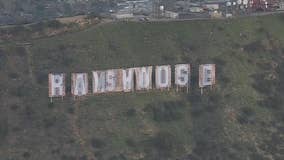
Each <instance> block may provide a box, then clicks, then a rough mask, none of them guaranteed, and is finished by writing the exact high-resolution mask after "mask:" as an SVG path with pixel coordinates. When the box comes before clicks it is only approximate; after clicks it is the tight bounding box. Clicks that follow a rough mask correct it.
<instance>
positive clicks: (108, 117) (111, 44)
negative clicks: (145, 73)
mask: <svg viewBox="0 0 284 160" xmlns="http://www.w3.org/2000/svg"><path fill="white" fill-rule="evenodd" d="M283 26H284V15H271V16H264V17H250V18H242V19H231V20H214V21H213V20H212V21H188V22H159V23H158V22H157V23H155V22H152V23H138V22H119V23H107V24H104V25H99V26H95V27H89V28H87V29H85V30H81V31H76V32H75V31H74V32H70V33H64V34H61V35H57V36H53V37H42V38H37V39H29V38H27V37H25V38H24V37H23V39H24V43H22V42H23V41H21V38H18V39H17V41H5V40H4V41H1V40H0V42H1V43H0V88H1V89H0V100H1V104H0V159H1V160H2V159H7V160H14V159H16V160H27V159H29V160H39V159H40V160H90V159H94V157H96V159H98V160H175V159H181V160H182V159H190V160H245V159H248V160H282V159H284V153H283V146H284V139H283V136H284V125H283V124H284V117H283V115H284V107H283V104H284V92H283V89H284V85H283V83H284V63H283V59H284V47H283V46H284V27H283ZM177 63H190V64H192V67H193V69H192V71H193V75H192V76H193V77H192V83H193V84H192V87H191V91H190V93H189V94H186V93H185V92H179V93H177V92H176V91H175V90H174V89H172V90H171V91H166V92H160V91H156V90H153V91H151V92H140V93H138V92H136V93H129V94H124V93H117V94H110V95H100V96H88V97H84V98H81V99H80V100H77V101H74V100H73V98H72V97H71V96H70V91H69V90H70V73H72V72H88V73H91V71H92V70H101V69H110V68H120V67H132V66H143V65H159V64H177ZM202 63H215V64H216V67H217V77H218V79H217V86H216V88H215V89H214V90H206V91H205V93H204V95H202V96H201V95H200V91H199V89H198V85H197V75H198V74H197V72H198V69H197V68H198V65H199V64H202ZM49 72H65V73H67V84H68V87H67V89H68V93H69V95H67V97H65V98H64V100H63V101H62V100H61V99H58V100H55V101H54V103H50V102H49V99H48V88H47V85H48V84H47V74H48V73H49Z"/></svg>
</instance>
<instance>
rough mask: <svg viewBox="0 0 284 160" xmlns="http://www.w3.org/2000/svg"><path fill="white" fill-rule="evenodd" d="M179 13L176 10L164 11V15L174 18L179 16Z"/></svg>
mask: <svg viewBox="0 0 284 160" xmlns="http://www.w3.org/2000/svg"><path fill="white" fill-rule="evenodd" d="M178 16H179V14H178V13H176V12H172V11H165V12H164V17H166V18H173V19H176V18H178Z"/></svg>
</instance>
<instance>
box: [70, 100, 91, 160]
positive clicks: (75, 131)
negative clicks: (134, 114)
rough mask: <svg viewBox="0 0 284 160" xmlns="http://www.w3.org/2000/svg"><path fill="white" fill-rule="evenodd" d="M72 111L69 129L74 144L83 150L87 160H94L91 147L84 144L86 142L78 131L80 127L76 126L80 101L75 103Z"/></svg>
mask: <svg viewBox="0 0 284 160" xmlns="http://www.w3.org/2000/svg"><path fill="white" fill-rule="evenodd" d="M74 109H75V110H74V114H73V115H72V116H71V119H70V125H71V128H72V132H73V135H74V137H75V139H76V142H77V143H78V144H79V145H80V146H81V149H82V150H83V152H84V153H85V155H86V156H87V159H88V160H96V156H95V154H94V153H93V150H92V148H91V146H89V145H88V144H87V143H86V140H85V139H84V137H83V135H82V132H81V130H80V127H79V125H78V119H79V118H80V117H79V113H80V100H78V101H77V102H75V105H74Z"/></svg>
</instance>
